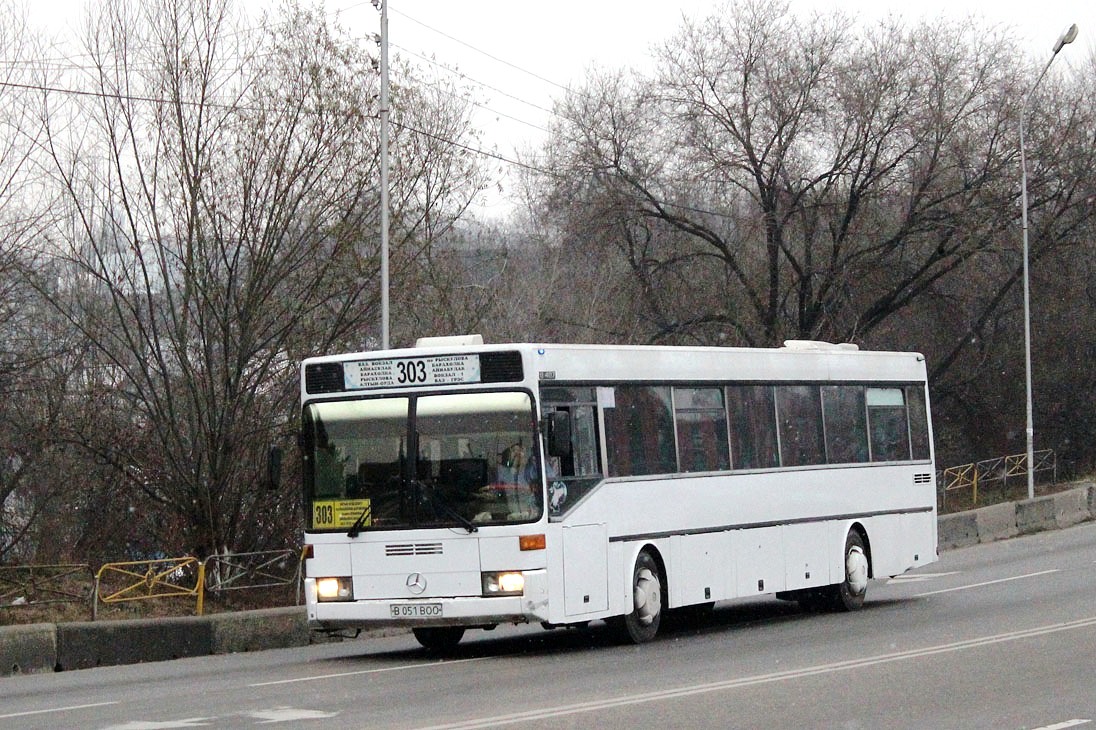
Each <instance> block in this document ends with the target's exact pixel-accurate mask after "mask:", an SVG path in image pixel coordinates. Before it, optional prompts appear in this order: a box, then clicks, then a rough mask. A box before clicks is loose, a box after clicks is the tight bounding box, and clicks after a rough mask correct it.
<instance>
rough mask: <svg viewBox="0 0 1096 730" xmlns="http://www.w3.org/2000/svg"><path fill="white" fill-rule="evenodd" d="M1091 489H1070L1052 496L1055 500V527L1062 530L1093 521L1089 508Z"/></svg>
mask: <svg viewBox="0 0 1096 730" xmlns="http://www.w3.org/2000/svg"><path fill="white" fill-rule="evenodd" d="M1088 495H1089V488H1088V487H1083V488H1078V489H1070V490H1068V491H1066V492H1060V493H1059V494H1055V495H1052V496H1053V499H1054V526H1055V527H1057V528H1059V529H1061V528H1063V527H1070V526H1071V525H1076V524H1079V523H1081V522H1084V521H1086V520H1090V519H1092V512H1091V510H1089V507H1088Z"/></svg>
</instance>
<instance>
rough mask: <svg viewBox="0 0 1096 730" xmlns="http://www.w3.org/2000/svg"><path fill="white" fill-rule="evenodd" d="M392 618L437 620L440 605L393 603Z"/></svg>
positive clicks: (439, 614)
mask: <svg viewBox="0 0 1096 730" xmlns="http://www.w3.org/2000/svg"><path fill="white" fill-rule="evenodd" d="M391 610H392V618H438V617H440V616H441V604H440V603H393V604H392V606H391Z"/></svg>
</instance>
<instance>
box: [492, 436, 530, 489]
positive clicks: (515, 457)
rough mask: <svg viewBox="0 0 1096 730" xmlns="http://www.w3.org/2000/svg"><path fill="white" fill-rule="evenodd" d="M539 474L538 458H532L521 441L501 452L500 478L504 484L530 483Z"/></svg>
mask: <svg viewBox="0 0 1096 730" xmlns="http://www.w3.org/2000/svg"><path fill="white" fill-rule="evenodd" d="M536 475H537V463H536V459H530V458H529V456H528V454H527V453H526V451H525V447H524V446H522V445H521V444H520V443H517V444H513V445H512V446H508V447H507V448H506V449H504V450H503V452H502V453H501V454H499V471H498V477H499V478H498V480H499V482H500V483H502V484H528V483H529V482H531V481H533V480H534V479H535V478H536Z"/></svg>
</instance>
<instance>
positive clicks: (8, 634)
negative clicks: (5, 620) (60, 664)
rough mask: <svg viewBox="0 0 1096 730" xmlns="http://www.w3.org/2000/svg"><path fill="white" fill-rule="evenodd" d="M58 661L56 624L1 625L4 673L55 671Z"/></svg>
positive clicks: (0, 674)
mask: <svg viewBox="0 0 1096 730" xmlns="http://www.w3.org/2000/svg"><path fill="white" fill-rule="evenodd" d="M56 665H57V627H56V626H55V625H54V624H26V625H25V626H0V677H6V676H10V675H12V674H34V673H37V672H52V671H54V669H55V668H56Z"/></svg>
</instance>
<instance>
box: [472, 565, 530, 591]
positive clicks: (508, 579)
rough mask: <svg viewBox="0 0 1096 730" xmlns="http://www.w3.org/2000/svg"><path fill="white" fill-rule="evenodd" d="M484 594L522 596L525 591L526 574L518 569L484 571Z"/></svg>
mask: <svg viewBox="0 0 1096 730" xmlns="http://www.w3.org/2000/svg"><path fill="white" fill-rule="evenodd" d="M482 575H483V595H484V596H520V595H522V594H523V593H524V592H525V576H524V575H523V574H522V573H521V572H520V571H516V570H503V571H497V572H493V573H483V574H482Z"/></svg>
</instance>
